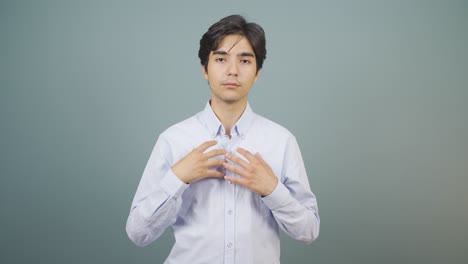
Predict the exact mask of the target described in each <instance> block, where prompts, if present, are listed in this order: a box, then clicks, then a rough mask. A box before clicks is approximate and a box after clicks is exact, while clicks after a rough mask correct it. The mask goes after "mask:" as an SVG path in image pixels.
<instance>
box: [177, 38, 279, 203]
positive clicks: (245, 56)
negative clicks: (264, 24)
mask: <svg viewBox="0 0 468 264" xmlns="http://www.w3.org/2000/svg"><path fill="white" fill-rule="evenodd" d="M202 70H203V76H204V77H205V79H206V80H207V81H208V83H209V84H210V88H211V107H212V109H213V111H214V113H215V114H216V116H217V117H218V119H219V120H220V121H221V123H222V124H223V126H224V128H225V130H226V134H227V135H230V131H231V129H232V127H233V126H234V125H235V124H236V122H237V121H238V120H239V118H240V117H241V115H242V113H243V112H244V110H245V108H246V106H247V101H248V94H249V91H250V89H251V87H252V85H253V84H254V83H255V82H256V81H257V79H258V77H259V74H260V70H257V66H256V58H255V52H254V51H253V49H252V46H251V45H250V42H249V41H248V40H247V39H246V38H245V37H243V36H240V35H228V36H226V37H224V39H223V40H222V41H221V43H220V45H219V47H218V48H217V49H216V50H214V51H211V52H210V55H209V58H208V66H207V69H205V65H202ZM214 145H216V141H207V142H204V143H203V144H201V145H200V146H199V147H197V148H196V149H194V150H193V151H192V152H190V153H189V154H188V155H187V156H185V157H184V158H183V159H181V160H180V161H178V162H177V163H176V164H175V165H174V166H173V167H172V171H173V172H174V174H175V175H176V176H177V177H179V178H180V179H181V180H182V181H183V182H185V183H192V182H195V181H198V180H201V179H204V178H208V177H217V178H220V177H224V179H225V180H227V181H229V182H231V183H234V184H238V185H241V186H244V187H246V188H248V189H250V190H251V191H253V192H255V193H257V194H259V195H261V196H267V195H269V194H271V193H272V192H273V190H274V189H275V188H276V185H277V184H278V178H277V177H276V176H275V174H274V173H273V171H272V169H271V167H270V166H269V165H268V164H267V163H266V162H265V161H264V160H263V159H262V157H261V156H260V154H259V153H256V154H252V153H250V152H249V151H247V150H245V149H242V148H238V149H237V152H238V153H239V154H240V155H242V156H243V157H244V158H246V159H247V161H248V162H247V161H244V160H242V159H241V158H240V157H238V156H236V155H234V154H228V153H227V151H226V150H225V149H217V150H211V151H209V152H206V150H207V149H208V148H209V147H211V146H214ZM222 155H225V158H226V159H228V160H230V161H232V162H234V163H235V164H236V165H237V166H235V165H230V164H228V163H227V162H225V160H224V159H212V158H214V157H217V156H222ZM220 165H222V166H224V168H226V169H227V170H229V171H232V172H234V173H236V174H238V175H240V176H241V177H240V178H237V177H230V176H225V175H224V174H222V173H221V172H219V171H217V170H215V169H213V167H216V166H220Z"/></svg>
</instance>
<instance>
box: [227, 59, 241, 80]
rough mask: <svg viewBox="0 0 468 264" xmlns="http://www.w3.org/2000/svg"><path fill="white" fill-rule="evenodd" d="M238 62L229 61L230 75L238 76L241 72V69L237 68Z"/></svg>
mask: <svg viewBox="0 0 468 264" xmlns="http://www.w3.org/2000/svg"><path fill="white" fill-rule="evenodd" d="M237 66H238V65H237V63H236V62H235V61H231V63H229V66H228V69H227V70H228V76H237V74H238V73H239V71H238V70H239V69H238V68H237Z"/></svg>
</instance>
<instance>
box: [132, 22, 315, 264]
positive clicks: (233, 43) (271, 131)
mask: <svg viewBox="0 0 468 264" xmlns="http://www.w3.org/2000/svg"><path fill="white" fill-rule="evenodd" d="M199 57H200V60H201V65H202V71H203V75H204V77H205V79H207V80H208V83H209V85H210V87H211V99H210V100H209V102H208V103H207V105H206V107H205V109H204V110H203V111H202V112H200V113H198V114H197V115H195V116H193V117H191V118H189V119H187V120H185V121H183V122H180V123H178V124H176V125H174V126H172V127H170V128H169V129H167V130H166V131H164V132H163V133H162V134H161V135H160V136H159V138H158V141H157V142H156V145H155V147H154V149H153V152H152V154H151V156H150V158H149V161H148V164H147V165H146V168H145V170H144V172H143V176H142V178H141V181H140V184H139V186H138V189H137V192H136V194H135V198H134V200H133V203H132V207H131V210H130V215H129V217H128V221H127V233H128V236H129V237H130V239H131V240H132V241H133V242H134V243H135V244H136V245H138V246H146V245H148V244H149V243H151V242H152V241H154V240H155V239H157V238H158V237H159V236H160V235H161V234H162V233H163V232H164V230H165V229H166V228H168V227H171V228H172V230H173V232H174V236H175V239H176V242H175V245H174V247H173V248H172V251H171V253H170V254H169V256H168V258H167V260H166V262H165V263H239V264H247V263H255V264H256V263H279V262H280V239H279V227H281V229H282V230H284V231H285V232H286V233H287V234H288V235H290V236H291V237H293V238H294V239H296V240H299V241H303V242H305V243H310V242H312V241H313V240H315V239H316V238H317V236H318V234H319V225H320V219H319V215H318V208H317V201H316V198H315V196H314V194H313V193H312V192H311V190H310V187H309V182H308V178H307V174H306V171H305V167H304V164H303V161H302V157H301V153H300V150H299V147H298V145H297V142H296V139H295V138H294V136H293V135H292V134H291V133H290V132H289V131H288V130H286V129H285V128H283V127H281V126H279V125H277V124H275V123H273V122H272V121H269V120H267V119H265V118H263V117H261V116H259V115H257V114H255V113H254V112H252V109H251V108H250V106H249V104H248V100H247V98H248V93H249V91H250V88H251V87H252V85H253V84H254V83H255V81H256V80H257V79H258V77H259V74H260V70H261V68H262V65H263V61H264V59H265V58H266V49H265V33H264V32H263V29H262V28H261V27H260V26H259V25H257V24H255V23H247V22H246V21H245V19H244V18H243V17H241V16H238V15H233V16H228V17H226V18H223V19H221V20H220V21H219V22H217V23H215V24H214V25H213V26H211V27H210V28H209V29H208V31H207V32H206V33H205V34H204V35H203V37H202V39H201V40H200V50H199Z"/></svg>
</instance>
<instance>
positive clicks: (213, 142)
mask: <svg viewBox="0 0 468 264" xmlns="http://www.w3.org/2000/svg"><path fill="white" fill-rule="evenodd" d="M216 144H218V141H216V140H210V141H206V142H204V143H203V144H201V145H200V146H198V148H196V149H197V150H199V151H201V152H204V151H205V150H207V149H208V148H209V147H212V146H214V145H216Z"/></svg>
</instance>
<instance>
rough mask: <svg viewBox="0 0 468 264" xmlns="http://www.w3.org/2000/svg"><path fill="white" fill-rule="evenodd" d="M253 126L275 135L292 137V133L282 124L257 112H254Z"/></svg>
mask: <svg viewBox="0 0 468 264" xmlns="http://www.w3.org/2000/svg"><path fill="white" fill-rule="evenodd" d="M253 127H254V128H255V130H259V131H268V133H272V134H274V135H275V136H280V137H286V138H289V137H294V135H293V134H292V133H291V132H290V131H289V130H288V129H287V128H285V127H284V126H282V125H280V124H278V123H276V122H274V121H272V120H270V119H268V118H266V117H263V116H261V115H258V114H255V122H254V124H253Z"/></svg>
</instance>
